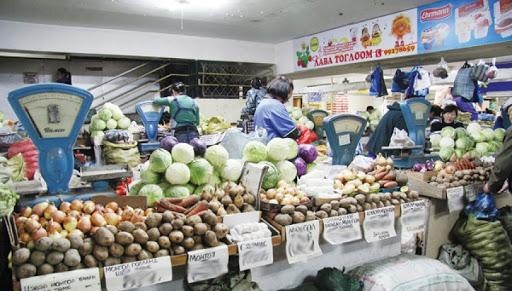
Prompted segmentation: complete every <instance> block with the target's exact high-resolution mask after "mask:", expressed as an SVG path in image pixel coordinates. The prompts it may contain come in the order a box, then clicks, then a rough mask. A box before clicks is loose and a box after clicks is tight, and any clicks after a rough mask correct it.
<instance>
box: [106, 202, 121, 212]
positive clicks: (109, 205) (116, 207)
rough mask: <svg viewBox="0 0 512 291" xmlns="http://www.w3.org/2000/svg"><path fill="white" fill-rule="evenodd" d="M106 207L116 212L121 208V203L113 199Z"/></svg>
mask: <svg viewBox="0 0 512 291" xmlns="http://www.w3.org/2000/svg"><path fill="white" fill-rule="evenodd" d="M105 208H110V209H112V210H114V212H115V211H117V209H118V208H119V205H118V204H117V203H116V202H115V201H111V202H109V203H107V205H105Z"/></svg>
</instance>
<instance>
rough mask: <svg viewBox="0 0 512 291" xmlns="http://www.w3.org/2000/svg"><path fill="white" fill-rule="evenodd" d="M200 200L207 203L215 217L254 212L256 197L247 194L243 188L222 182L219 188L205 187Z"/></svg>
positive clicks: (232, 183)
mask: <svg viewBox="0 0 512 291" xmlns="http://www.w3.org/2000/svg"><path fill="white" fill-rule="evenodd" d="M201 200H202V201H206V202H208V208H209V209H210V210H211V211H213V212H214V213H215V214H216V215H217V216H220V217H224V216H225V215H228V214H237V213H241V212H250V211H255V208H254V207H255V206H256V197H254V195H253V194H250V193H247V192H246V190H245V187H244V186H242V185H237V184H236V183H234V182H224V183H223V184H222V185H221V187H219V188H217V189H216V188H215V187H214V186H206V187H205V188H203V192H202V193H201Z"/></svg>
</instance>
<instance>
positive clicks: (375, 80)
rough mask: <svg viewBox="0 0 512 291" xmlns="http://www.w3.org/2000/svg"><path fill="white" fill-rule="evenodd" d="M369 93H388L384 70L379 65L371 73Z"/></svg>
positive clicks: (384, 94)
mask: <svg viewBox="0 0 512 291" xmlns="http://www.w3.org/2000/svg"><path fill="white" fill-rule="evenodd" d="M370 95H371V96H377V97H382V96H387V95H388V89H387V88H386V83H385V82H384V72H383V71H382V68H381V67H380V66H377V68H375V70H374V71H373V73H372V75H371V86H370Z"/></svg>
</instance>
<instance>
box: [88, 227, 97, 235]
mask: <svg viewBox="0 0 512 291" xmlns="http://www.w3.org/2000/svg"><path fill="white" fill-rule="evenodd" d="M98 229H99V227H98V226H93V227H92V228H91V231H90V232H89V233H90V234H94V233H95V232H96V231H97V230H98Z"/></svg>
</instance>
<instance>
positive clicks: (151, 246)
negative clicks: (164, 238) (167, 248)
mask: <svg viewBox="0 0 512 291" xmlns="http://www.w3.org/2000/svg"><path fill="white" fill-rule="evenodd" d="M145 249H146V250H148V251H149V252H151V253H156V252H158V251H159V250H160V245H159V244H158V243H157V242H156V241H148V242H147V243H146V247H145Z"/></svg>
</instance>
